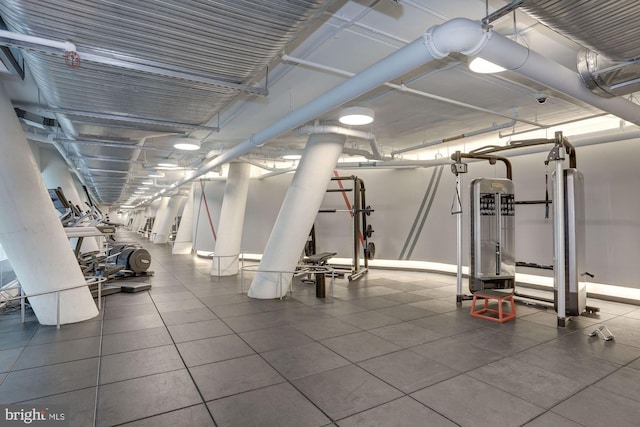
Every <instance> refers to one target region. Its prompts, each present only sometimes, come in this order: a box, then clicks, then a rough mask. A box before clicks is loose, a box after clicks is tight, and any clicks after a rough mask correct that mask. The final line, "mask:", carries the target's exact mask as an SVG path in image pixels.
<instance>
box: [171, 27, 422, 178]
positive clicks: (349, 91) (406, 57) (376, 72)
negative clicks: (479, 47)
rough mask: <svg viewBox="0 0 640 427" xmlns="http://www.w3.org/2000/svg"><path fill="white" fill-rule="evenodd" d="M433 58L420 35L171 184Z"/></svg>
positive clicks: (273, 136) (209, 167) (218, 163)
mask: <svg viewBox="0 0 640 427" xmlns="http://www.w3.org/2000/svg"><path fill="white" fill-rule="evenodd" d="M432 59H433V56H432V55H431V54H430V53H429V51H428V50H427V49H426V48H425V46H424V39H423V38H422V37H420V38H418V39H417V40H415V41H413V42H411V43H409V44H408V45H406V46H404V47H403V48H401V49H398V50H397V51H396V52H394V53H392V54H391V55H389V56H387V57H386V58H383V59H381V60H380V61H378V62H376V63H375V64H373V65H372V66H371V67H369V68H367V69H366V70H364V71H361V72H360V73H358V74H356V75H355V76H353V77H351V78H350V79H347V80H345V81H344V82H342V83H340V84H339V85H337V86H336V87H334V88H333V89H330V90H328V91H327V92H325V93H324V94H322V95H320V96H319V97H317V98H315V99H314V100H312V101H310V102H308V103H306V104H305V105H303V106H302V107H300V108H297V109H296V110H294V111H292V112H291V113H289V114H287V115H286V116H284V117H283V118H281V119H280V120H277V121H276V122H275V123H273V124H272V125H270V126H268V127H266V128H265V129H263V130H261V131H260V132H258V133H255V134H253V135H251V137H250V138H249V139H247V140H245V141H243V142H241V143H240V144H238V145H236V146H235V147H233V148H231V149H230V150H228V151H226V152H224V153H222V154H220V155H219V156H218V157H215V158H213V159H211V160H209V161H208V162H206V163H205V164H204V165H203V166H201V167H200V168H199V169H198V170H196V171H193V172H192V173H189V174H187V176H185V177H184V178H182V179H180V180H178V181H176V182H175V183H174V184H173V185H174V186H180V185H183V184H186V183H187V182H190V181H193V180H194V179H196V178H198V177H200V176H202V175H204V174H206V173H207V172H209V171H210V170H212V169H215V168H217V167H218V166H221V165H223V164H225V163H228V162H230V161H231V160H233V159H235V158H237V157H239V156H241V155H243V154H244V153H246V152H248V151H250V150H251V149H253V148H254V147H259V146H262V145H264V144H265V143H267V142H268V141H269V140H271V139H273V138H276V137H277V136H280V135H282V134H283V133H285V132H288V131H290V130H292V129H294V128H295V127H297V126H300V125H302V124H304V123H306V122H308V121H310V120H313V119H315V118H316V117H318V116H320V115H322V114H324V113H326V112H328V111H330V110H331V109H333V108H335V107H337V106H340V105H342V104H344V103H345V102H347V101H350V100H352V99H354V98H356V97H358V96H360V95H362V94H363V93H366V92H368V91H370V90H372V89H375V88H377V87H378V86H380V85H381V84H383V83H385V82H386V81H388V80H393V79H394V78H396V77H398V76H401V75H403V74H405V73H408V72H409V71H412V70H414V69H415V68H417V67H419V66H420V65H423V64H426V63H427V62H429V61H431V60H432Z"/></svg>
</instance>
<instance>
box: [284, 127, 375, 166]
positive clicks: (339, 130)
mask: <svg viewBox="0 0 640 427" xmlns="http://www.w3.org/2000/svg"><path fill="white" fill-rule="evenodd" d="M294 132H295V133H296V135H311V134H314V133H335V134H337V135H345V136H351V137H354V138H361V139H365V140H367V141H369V145H370V146H371V152H372V154H373V158H374V159H379V160H382V158H383V155H382V152H381V151H380V147H379V146H378V141H377V140H376V135H375V134H374V133H373V132H366V131H363V130H358V129H349V128H345V127H342V126H335V125H323V124H315V125H306V126H301V127H299V128H296V129H295V131H294Z"/></svg>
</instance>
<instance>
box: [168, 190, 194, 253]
mask: <svg viewBox="0 0 640 427" xmlns="http://www.w3.org/2000/svg"><path fill="white" fill-rule="evenodd" d="M195 185H196V184H195V183H194V182H192V183H191V189H190V190H189V195H188V196H187V203H186V204H185V205H184V209H183V210H182V218H181V219H180V226H179V227H178V232H177V233H176V240H175V241H174V242H173V249H171V253H172V254H173V255H186V254H190V253H191V250H192V249H193V202H194V200H193V197H194V193H195Z"/></svg>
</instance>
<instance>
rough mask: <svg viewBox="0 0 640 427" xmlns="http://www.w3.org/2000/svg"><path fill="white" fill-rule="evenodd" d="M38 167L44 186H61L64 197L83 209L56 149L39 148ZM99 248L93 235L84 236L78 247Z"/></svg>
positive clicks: (88, 250)
mask: <svg viewBox="0 0 640 427" xmlns="http://www.w3.org/2000/svg"><path fill="white" fill-rule="evenodd" d="M40 167H41V168H42V178H43V179H44V184H45V186H46V188H58V187H60V188H62V191H64V195H65V197H66V198H67V199H68V200H69V201H71V203H73V204H74V205H78V206H80V209H82V210H85V208H86V207H87V206H86V205H85V204H84V202H83V201H82V198H81V197H80V194H79V193H78V189H77V187H76V185H75V183H74V182H73V177H72V176H71V173H69V166H68V165H67V163H66V162H65V161H64V160H63V159H62V157H60V155H59V154H58V153H57V152H56V151H53V150H49V149H40ZM73 240H74V241H73V242H71V244H72V246H75V241H76V240H77V239H73ZM99 249H100V248H99V247H98V242H97V240H96V238H95V237H85V238H84V239H83V240H82V247H81V248H80V251H81V252H82V253H84V252H93V251H97V250H99Z"/></svg>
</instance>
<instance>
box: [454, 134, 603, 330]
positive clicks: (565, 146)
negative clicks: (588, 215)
mask: <svg viewBox="0 0 640 427" xmlns="http://www.w3.org/2000/svg"><path fill="white" fill-rule="evenodd" d="M542 144H554V146H553V148H552V149H551V151H550V153H549V155H548V157H547V160H546V161H545V164H546V165H547V166H548V165H553V169H554V170H553V174H552V177H553V199H552V202H551V201H549V200H548V195H547V200H544V201H530V202H516V201H514V200H513V199H512V198H506V199H505V197H504V196H502V195H501V197H500V200H499V201H498V198H497V197H495V198H491V197H486V198H484V199H483V198H482V197H483V195H484V194H486V193H485V192H484V191H482V188H486V187H483V186H482V185H481V184H477V182H482V181H478V180H474V182H473V183H472V193H474V194H472V196H471V197H472V202H471V209H472V213H471V230H472V233H471V240H472V243H471V245H470V246H471V250H472V253H471V266H470V272H469V273H470V274H469V289H470V291H471V292H475V291H476V290H478V288H480V289H484V288H487V286H488V287H493V288H500V287H502V288H508V287H509V285H510V283H509V280H504V279H508V278H507V277H505V276H503V277H500V279H501V280H499V281H497V282H496V281H495V279H496V277H497V276H499V274H498V272H500V273H501V270H499V269H498V268H497V267H496V270H495V273H496V274H495V275H494V277H491V275H485V274H484V272H485V271H486V269H487V265H488V266H489V267H495V266H497V264H498V261H500V262H501V263H504V262H505V255H507V254H505V252H504V246H503V243H504V242H505V240H504V239H506V241H507V242H508V241H509V240H510V239H513V238H514V236H513V234H514V232H515V230H509V226H508V225H509V221H510V220H509V218H508V217H509V216H512V215H513V214H509V212H510V211H511V212H513V211H514V209H512V208H514V207H515V205H527V204H541V203H544V204H545V206H547V208H548V206H549V204H551V205H552V206H553V247H554V256H553V258H554V262H553V266H552V267H549V266H541V265H537V264H534V263H522V262H515V258H513V267H514V275H515V266H516V265H517V266H525V267H533V268H543V269H552V270H553V272H554V299H553V300H547V299H544V298H539V297H534V296H528V295H524V294H521V293H518V292H515V286H512V287H514V294H515V295H516V296H520V297H523V298H525V299H533V300H543V301H546V302H549V303H551V302H553V303H554V308H555V309H556V311H557V313H558V319H557V324H558V326H561V327H564V326H565V325H566V319H567V316H577V315H580V314H582V313H583V312H584V311H589V312H595V311H598V310H599V309H598V308H597V307H588V306H587V305H586V283H585V282H584V281H583V278H584V276H590V277H593V275H591V274H590V273H588V272H582V271H581V268H584V261H585V256H584V251H585V244H584V235H585V230H584V183H583V177H582V174H581V173H580V172H579V171H578V170H577V168H576V155H575V148H574V147H573V145H571V144H570V143H569V141H568V140H567V139H566V138H564V137H563V135H562V132H556V134H555V138H554V139H537V140H529V141H512V142H511V143H510V145H508V146H504V147H503V146H488V147H483V148H480V149H478V150H474V151H472V152H470V153H460V152H456V153H455V154H453V155H452V156H451V158H452V160H453V161H454V162H455V163H453V164H452V165H451V170H452V172H453V173H454V174H455V175H456V192H457V205H456V206H457V209H456V210H455V211H453V212H452V213H453V214H457V227H456V228H457V236H458V239H457V264H458V265H457V266H458V269H457V281H456V285H457V286H456V302H457V303H458V304H461V303H462V301H463V300H465V299H471V297H470V296H467V295H463V293H462V240H463V239H462V208H461V203H460V197H461V196H460V194H461V187H462V175H463V174H464V173H466V172H467V164H465V163H463V162H462V159H463V158H470V159H484V160H489V162H490V163H492V164H494V163H495V162H496V161H498V160H500V161H504V162H505V165H506V166H507V180H508V181H511V166H510V163H509V162H508V160H506V159H504V158H501V157H498V156H494V155H493V154H492V153H496V152H499V151H504V150H510V149H516V148H522V147H531V146H536V145H542ZM566 156H568V157H569V168H566V169H565V168H564V161H565V159H566ZM483 179H484V178H483ZM488 183H489V185H491V184H490V183H491V179H489V181H488ZM474 185H476V186H479V187H478V188H479V189H474ZM489 193H491V191H489ZM494 193H497V192H494ZM505 201H506V205H505V203H504V202H505ZM492 203H493V205H492ZM483 210H484V211H485V212H484V215H490V214H489V213H487V210H488V211H492V210H495V211H501V213H502V215H500V214H498V215H496V216H497V218H495V221H489V222H487V221H486V220H484V221H483V216H484V215H483V212H482V211H483ZM478 211H480V212H478ZM494 215H495V212H494ZM500 216H502V217H503V218H499V217H500ZM505 219H506V221H505ZM486 227H494V229H501V231H500V232H499V233H496V234H497V236H498V237H497V238H496V239H493V240H491V239H484V240H485V241H484V242H483V236H484V235H486V234H487V233H489V234H491V230H489V231H485V233H484V234H483V233H482V232H479V231H478V230H479V229H480V230H482V229H483V228H486ZM494 233H495V231H494ZM509 234H511V236H509ZM487 241H490V244H489V245H487ZM492 257H494V259H495V260H496V261H495V263H493V264H491V263H488V264H486V265H485V264H482V263H481V264H480V265H478V258H480V260H482V259H483V258H484V259H485V260H487V259H491V258H492ZM506 259H508V261H509V264H511V261H512V259H511V258H510V257H509V256H507V257H506ZM478 273H480V274H478ZM501 282H502V283H501ZM513 284H514V285H515V280H513Z"/></svg>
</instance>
